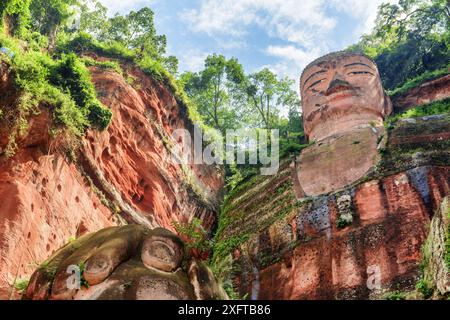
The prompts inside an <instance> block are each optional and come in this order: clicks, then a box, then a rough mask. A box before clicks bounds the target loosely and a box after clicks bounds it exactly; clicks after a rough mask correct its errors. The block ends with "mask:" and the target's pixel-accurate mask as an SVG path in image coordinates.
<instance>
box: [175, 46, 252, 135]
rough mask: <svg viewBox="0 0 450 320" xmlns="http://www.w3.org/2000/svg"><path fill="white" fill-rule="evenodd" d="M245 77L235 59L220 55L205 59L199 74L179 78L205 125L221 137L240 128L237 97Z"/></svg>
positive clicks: (186, 74)
mask: <svg viewBox="0 0 450 320" xmlns="http://www.w3.org/2000/svg"><path fill="white" fill-rule="evenodd" d="M244 77H245V76H244V70H243V67H242V65H241V64H240V63H239V62H238V61H237V59H234V58H232V59H229V60H227V59H226V58H225V57H224V56H223V55H216V54H214V55H210V56H208V57H207V58H206V60H205V67H204V69H203V70H202V71H200V72H198V73H193V72H186V73H184V74H183V75H181V82H182V83H183V84H184V88H185V90H186V93H187V94H188V95H189V97H190V98H191V99H192V100H193V101H194V102H195V103H196V104H197V106H198V110H199V112H200V114H201V115H202V116H203V118H204V119H205V122H206V123H207V124H208V125H210V126H212V127H214V128H215V129H217V130H219V131H221V132H222V133H224V132H225V130H226V129H233V128H237V127H238V126H239V124H238V118H239V116H238V115H239V112H240V110H239V105H240V100H239V98H238V96H239V90H240V86H241V85H242V83H243V81H244Z"/></svg>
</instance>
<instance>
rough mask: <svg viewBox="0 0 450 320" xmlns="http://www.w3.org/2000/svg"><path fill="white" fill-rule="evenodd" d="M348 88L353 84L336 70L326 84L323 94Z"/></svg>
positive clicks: (351, 87)
mask: <svg viewBox="0 0 450 320" xmlns="http://www.w3.org/2000/svg"><path fill="white" fill-rule="evenodd" d="M349 89H353V86H352V85H351V84H350V83H348V82H347V81H346V80H345V79H344V77H343V76H342V75H341V74H339V73H337V72H336V73H335V75H334V76H333V79H332V80H331V81H330V84H329V85H328V88H327V91H326V92H325V95H330V94H333V93H335V92H337V91H340V90H349Z"/></svg>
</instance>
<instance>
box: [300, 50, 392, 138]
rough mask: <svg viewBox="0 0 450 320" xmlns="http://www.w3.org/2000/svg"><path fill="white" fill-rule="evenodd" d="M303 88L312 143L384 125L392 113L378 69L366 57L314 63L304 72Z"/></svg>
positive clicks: (344, 55)
mask: <svg viewBox="0 0 450 320" xmlns="http://www.w3.org/2000/svg"><path fill="white" fill-rule="evenodd" d="M300 89H301V90H300V91H301V96H302V105H303V121H304V127H305V133H306V136H307V137H308V139H309V140H310V141H313V140H314V141H320V140H323V139H325V138H327V137H330V136H332V135H335V134H339V133H344V132H347V131H351V130H352V129H353V128H357V127H361V126H365V125H372V126H374V125H375V126H381V125H382V123H383V119H384V118H385V117H386V116H387V115H389V114H390V113H391V112H392V104H391V102H390V99H389V97H388V96H387V95H386V94H385V92H384V89H383V86H382V84H381V79H380V75H379V72H378V69H377V66H376V65H375V63H374V62H373V61H372V60H371V59H369V58H368V57H366V56H364V55H362V54H358V53H349V52H336V53H331V54H328V55H326V56H323V57H321V58H319V59H317V60H315V61H313V62H312V63H311V64H309V65H308V66H307V67H306V68H305V70H304V71H303V74H302V76H301V79H300Z"/></svg>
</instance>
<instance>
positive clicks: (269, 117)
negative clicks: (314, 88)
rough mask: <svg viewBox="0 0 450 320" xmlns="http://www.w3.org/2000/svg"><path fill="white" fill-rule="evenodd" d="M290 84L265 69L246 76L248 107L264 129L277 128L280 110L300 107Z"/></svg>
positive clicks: (288, 80) (289, 81)
mask: <svg viewBox="0 0 450 320" xmlns="http://www.w3.org/2000/svg"><path fill="white" fill-rule="evenodd" d="M292 84H293V81H292V80H290V79H288V78H284V79H281V80H279V79H278V78H277V76H276V75H275V74H274V73H273V72H272V71H270V70H269V69H267V68H264V69H262V70H261V71H259V72H256V73H253V74H250V75H249V76H248V80H247V86H246V92H247V97H248V100H249V105H250V107H251V108H253V110H254V111H255V112H256V115H255V117H256V118H257V119H258V121H259V123H260V124H262V125H263V126H264V128H265V129H274V128H276V127H277V125H278V122H279V111H280V110H281V109H282V108H289V109H290V108H295V107H297V108H298V107H299V106H300V101H299V98H298V95H297V93H296V92H295V91H294V90H292V89H291V86H292Z"/></svg>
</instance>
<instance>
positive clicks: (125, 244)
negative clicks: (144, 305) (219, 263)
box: [25, 225, 227, 300]
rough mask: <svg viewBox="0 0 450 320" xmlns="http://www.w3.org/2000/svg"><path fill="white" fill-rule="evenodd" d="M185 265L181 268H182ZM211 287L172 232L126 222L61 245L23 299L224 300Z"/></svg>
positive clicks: (211, 279)
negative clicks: (187, 258)
mask: <svg viewBox="0 0 450 320" xmlns="http://www.w3.org/2000/svg"><path fill="white" fill-rule="evenodd" d="M189 264H190V265H191V267H190V268H189V272H186V271H185V270H184V269H183V268H182V267H183V266H184V267H186V266H188V265H189ZM204 275H207V276H204ZM217 287H218V284H217V282H216V280H215V278H214V276H212V273H211V271H210V270H209V269H208V268H207V267H205V266H204V265H203V264H201V263H199V262H196V261H195V260H192V261H189V260H186V257H185V255H184V244H183V242H182V241H181V240H180V239H179V238H178V237H177V236H176V235H175V234H173V233H171V232H170V231H168V230H166V229H162V228H157V229H153V230H151V229H147V228H145V227H143V226H139V225H128V226H124V227H113V228H106V229H103V230H101V231H98V232H96V233H94V234H89V235H86V236H84V237H81V238H80V239H78V240H75V241H73V242H71V243H69V244H67V245H66V246H64V247H63V248H62V249H61V250H59V251H58V252H56V253H55V255H53V256H52V257H50V258H49V259H48V260H47V261H46V262H44V263H43V264H42V265H41V266H40V267H39V268H38V270H37V271H36V272H35V273H34V274H33V276H32V277H31V280H30V283H29V285H28V288H27V290H26V294H25V299H34V300H44V299H51V300H72V299H76V300H194V299H211V300H212V299H226V298H227V296H226V294H225V293H223V291H219V290H217Z"/></svg>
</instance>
